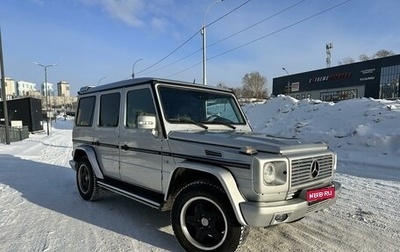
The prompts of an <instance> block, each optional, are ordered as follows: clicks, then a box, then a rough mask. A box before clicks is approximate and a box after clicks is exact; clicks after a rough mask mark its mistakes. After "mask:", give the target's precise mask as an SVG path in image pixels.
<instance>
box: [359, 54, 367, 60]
mask: <svg viewBox="0 0 400 252" xmlns="http://www.w3.org/2000/svg"><path fill="white" fill-rule="evenodd" d="M358 59H359V60H360V61H367V60H370V57H369V56H368V55H366V54H365V53H363V54H361V55H360V56H358Z"/></svg>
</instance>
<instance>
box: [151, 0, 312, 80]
mask: <svg viewBox="0 0 400 252" xmlns="http://www.w3.org/2000/svg"><path fill="white" fill-rule="evenodd" d="M250 1H251V0H248V1H247V2H245V3H243V4H241V5H239V6H238V7H236V8H234V9H233V10H231V11H230V12H228V13H226V14H225V15H223V16H221V17H220V18H218V19H216V20H215V21H213V22H211V23H210V24H209V25H207V26H210V25H212V24H213V23H215V22H216V21H218V20H220V19H222V18H223V17H225V16H227V15H229V14H231V13H232V12H234V11H236V10H237V9H239V8H241V7H243V6H244V5H245V4H247V3H248V2H250ZM305 1H306V0H301V1H299V2H297V3H295V4H293V5H291V6H289V7H287V8H285V9H283V10H281V11H279V12H277V13H275V14H273V15H271V16H269V17H267V18H264V19H263V20H261V21H259V22H257V23H255V24H252V25H250V26H248V27H246V28H244V29H242V30H240V31H238V32H236V33H234V34H232V35H230V36H228V37H225V38H223V39H221V40H219V41H217V42H214V43H212V44H210V45H208V46H207V48H209V47H211V46H214V45H215V44H218V43H220V42H222V41H224V40H227V39H229V38H231V37H233V36H236V35H237V34H239V33H242V32H244V31H246V30H248V29H250V28H253V27H254V26H257V25H259V24H261V23H263V22H265V21H267V20H269V19H272V18H274V17H276V16H277V15H279V14H282V13H283V12H286V11H288V10H290V9H292V8H294V7H296V6H297V5H299V4H301V3H303V2H305ZM200 51H201V48H200V49H198V50H196V51H194V52H192V53H190V54H188V55H186V56H184V57H182V58H180V59H178V60H176V61H174V62H172V63H170V64H168V65H165V66H163V67H161V68H158V69H155V70H153V71H151V72H156V71H159V70H162V69H165V68H167V67H169V66H172V65H174V64H176V63H178V62H180V61H182V60H184V59H187V58H189V57H190V56H192V55H194V54H196V53H198V52H200ZM196 65H198V64H196Z"/></svg>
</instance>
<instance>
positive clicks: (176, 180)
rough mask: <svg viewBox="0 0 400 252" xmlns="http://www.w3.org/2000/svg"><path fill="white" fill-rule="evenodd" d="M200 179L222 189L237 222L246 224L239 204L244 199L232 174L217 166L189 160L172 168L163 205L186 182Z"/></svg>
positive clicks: (168, 203)
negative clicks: (209, 181)
mask: <svg viewBox="0 0 400 252" xmlns="http://www.w3.org/2000/svg"><path fill="white" fill-rule="evenodd" d="M202 179H208V180H211V181H212V182H214V183H216V184H218V185H220V186H221V187H222V188H223V189H224V191H225V193H226V195H227V196H228V199H229V202H230V203H231V206H232V209H233V211H234V213H235V215H236V218H237V220H238V222H239V223H240V224H241V225H245V226H247V223H246V221H245V219H244V218H243V216H242V214H241V211H240V206H239V204H240V203H242V202H244V201H245V199H244V198H243V196H242V194H241V193H240V191H239V189H238V186H237V183H236V181H235V179H234V177H233V175H232V174H231V173H230V172H229V171H228V170H226V169H223V168H221V167H218V166H213V165H208V164H203V163H202V164H199V163H195V162H189V161H186V162H183V163H180V164H179V166H178V167H176V169H174V170H173V172H172V174H171V177H170V181H169V182H168V186H167V190H166V193H165V195H164V197H165V198H164V200H165V201H166V202H167V205H166V206H165V207H168V206H171V205H172V201H173V197H174V196H175V194H176V193H177V192H178V191H179V190H180V189H181V188H183V187H184V186H185V185H186V184H189V183H191V182H194V181H197V180H202Z"/></svg>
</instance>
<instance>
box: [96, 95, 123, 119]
mask: <svg viewBox="0 0 400 252" xmlns="http://www.w3.org/2000/svg"><path fill="white" fill-rule="evenodd" d="M120 97H121V95H120V94H119V93H112V94H105V95H102V96H101V97H100V118H99V126H103V127H117V126H118V118H119V108H120V104H119V102H120Z"/></svg>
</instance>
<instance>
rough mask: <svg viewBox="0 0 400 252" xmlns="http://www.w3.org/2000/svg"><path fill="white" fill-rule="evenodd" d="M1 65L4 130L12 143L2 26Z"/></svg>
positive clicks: (7, 141)
mask: <svg viewBox="0 0 400 252" xmlns="http://www.w3.org/2000/svg"><path fill="white" fill-rule="evenodd" d="M0 65H1V96H2V100H3V112H4V113H3V114H4V130H5V135H6V144H10V127H9V125H8V108H7V97H6V77H5V75H4V60H3V43H2V41H1V28H0Z"/></svg>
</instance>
